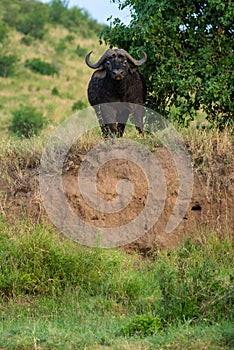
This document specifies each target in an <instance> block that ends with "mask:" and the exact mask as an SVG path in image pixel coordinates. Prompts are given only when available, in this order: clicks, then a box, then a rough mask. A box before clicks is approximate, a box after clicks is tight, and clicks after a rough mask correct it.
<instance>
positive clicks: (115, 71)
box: [85, 49, 147, 80]
mask: <svg viewBox="0 0 234 350" xmlns="http://www.w3.org/2000/svg"><path fill="white" fill-rule="evenodd" d="M91 54H92V51H90V52H89V53H88V55H87V56H86V58H85V61H86V64H87V65H88V66H89V67H90V68H93V69H98V70H105V72H106V74H107V75H108V76H109V77H111V78H112V79H114V80H122V79H123V78H124V77H126V75H127V74H129V72H130V73H131V72H133V71H134V70H136V68H137V67H139V66H141V65H142V64H144V63H145V62H146V60H147V55H146V53H145V52H144V51H143V57H142V58H141V59H140V60H135V59H134V58H133V57H132V56H131V55H130V54H129V53H128V52H127V51H125V50H123V49H109V50H107V51H106V52H105V53H104V54H103V55H102V57H101V58H100V59H99V60H98V61H97V62H96V63H91V62H90V59H89V58H90V55H91Z"/></svg>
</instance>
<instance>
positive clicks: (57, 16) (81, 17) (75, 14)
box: [0, 0, 104, 39]
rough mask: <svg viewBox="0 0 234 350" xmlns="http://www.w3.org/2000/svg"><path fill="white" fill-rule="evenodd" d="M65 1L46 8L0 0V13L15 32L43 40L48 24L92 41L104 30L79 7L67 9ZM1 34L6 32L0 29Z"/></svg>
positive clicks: (35, 1) (30, 0)
mask: <svg viewBox="0 0 234 350" xmlns="http://www.w3.org/2000/svg"><path fill="white" fill-rule="evenodd" d="M68 3H69V2H68V1H65V0H52V1H50V2H49V3H48V4H44V3H41V2H40V1H39V0H12V1H9V0H1V2H0V13H1V19H2V22H3V23H4V24H6V25H7V26H9V27H14V28H16V30H17V31H19V32H21V33H23V34H25V35H31V36H32V37H33V38H34V39H42V38H43V37H44V35H45V34H46V32H47V28H48V24H53V25H55V24H60V25H63V26H64V27H65V28H67V29H68V30H70V31H73V32H75V33H77V34H79V35H81V36H82V37H85V38H89V37H94V36H95V35H96V33H97V32H99V31H100V30H102V29H103V28H104V26H103V25H101V24H99V23H97V21H95V20H94V19H92V18H91V17H90V15H89V13H88V12H87V11H85V10H83V9H80V8H78V7H71V8H70V7H68ZM1 27H2V26H1V24H0V34H1V32H2V31H3V30H5V28H2V29H1Z"/></svg>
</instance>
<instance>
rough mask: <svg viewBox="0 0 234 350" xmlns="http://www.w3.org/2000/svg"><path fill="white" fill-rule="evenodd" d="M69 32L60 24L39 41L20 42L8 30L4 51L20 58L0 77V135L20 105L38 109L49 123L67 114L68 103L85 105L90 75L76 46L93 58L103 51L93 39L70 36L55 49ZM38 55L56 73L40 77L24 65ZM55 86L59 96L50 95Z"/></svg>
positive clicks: (70, 105) (20, 36) (68, 111)
mask: <svg viewBox="0 0 234 350" xmlns="http://www.w3.org/2000/svg"><path fill="white" fill-rule="evenodd" d="M68 34H69V31H68V30H67V29H65V28H64V27H62V26H57V27H55V28H52V27H50V28H49V30H48V33H47V34H46V35H45V38H44V39H43V41H38V40H34V41H33V43H32V45H30V46H26V45H24V44H22V43H21V41H20V40H21V38H22V37H23V36H22V35H21V34H20V33H18V32H15V31H13V30H12V31H11V35H10V40H9V44H8V45H9V46H8V52H10V53H16V54H17V56H19V58H20V61H19V62H18V63H17V69H16V73H15V75H14V76H12V77H8V78H7V79H5V78H1V77H0V122H1V134H2V135H4V134H6V132H7V129H6V127H7V125H8V124H9V122H10V118H11V112H12V110H14V109H17V108H18V107H19V105H20V104H29V105H33V106H35V107H37V108H38V109H39V110H41V111H42V112H43V114H44V116H45V117H46V118H47V119H48V120H49V121H50V124H54V123H56V122H60V121H61V120H64V119H65V118H67V117H69V116H70V115H71V114H72V113H73V112H72V105H73V104H74V103H75V102H76V101H78V100H81V101H83V102H84V103H86V104H87V106H88V101H87V93H86V91H87V84H88V81H89V78H90V76H91V74H92V71H91V70H90V68H88V67H87V65H86V64H85V62H84V57H79V56H78V55H77V54H76V53H75V50H76V47H77V45H80V46H81V47H82V48H84V49H86V51H87V52H89V51H91V50H93V51H94V55H93V56H94V60H95V59H97V58H98V56H99V55H100V54H101V53H102V52H103V51H104V49H105V48H104V47H100V46H99V44H98V40H97V39H92V38H91V39H88V40H87V39H82V38H80V37H78V36H76V35H75V34H73V35H74V40H72V41H71V42H69V41H67V40H65V42H66V44H65V45H66V48H65V49H64V50H62V51H60V50H59V51H58V49H57V47H58V45H59V42H60V40H63V39H64V38H66V36H67V35H68ZM34 57H36V58H40V59H42V60H44V61H47V62H51V63H54V64H55V65H56V66H57V67H58V69H59V75H58V76H45V75H44V76H43V75H40V74H37V73H34V72H32V71H30V70H29V69H27V68H25V67H24V63H25V61H26V59H31V58H34ZM55 87H56V88H57V89H58V91H59V96H54V95H52V89H53V88H55Z"/></svg>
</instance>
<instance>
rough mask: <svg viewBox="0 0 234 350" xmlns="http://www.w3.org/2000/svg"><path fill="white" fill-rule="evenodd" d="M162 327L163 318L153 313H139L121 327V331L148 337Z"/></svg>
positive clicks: (125, 333) (130, 334)
mask: <svg viewBox="0 0 234 350" xmlns="http://www.w3.org/2000/svg"><path fill="white" fill-rule="evenodd" d="M160 329H161V319H160V317H159V316H156V317H154V316H153V315H150V314H146V315H137V316H136V317H135V318H134V319H133V320H131V321H130V322H128V323H127V324H126V325H124V326H122V327H121V332H122V333H123V334H124V335H125V336H128V337H132V336H140V337H147V336H152V335H155V334H156V333H158V332H159V331H160Z"/></svg>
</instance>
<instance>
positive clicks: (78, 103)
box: [72, 100, 87, 112]
mask: <svg viewBox="0 0 234 350" xmlns="http://www.w3.org/2000/svg"><path fill="white" fill-rule="evenodd" d="M85 108H87V104H86V102H84V101H82V100H78V101H76V102H75V103H73V105H72V111H73V112H75V111H80V110H82V109H85Z"/></svg>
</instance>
